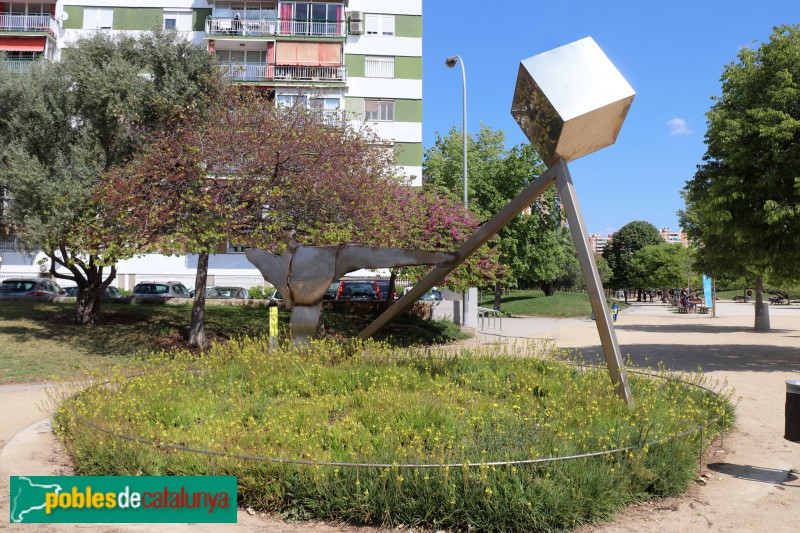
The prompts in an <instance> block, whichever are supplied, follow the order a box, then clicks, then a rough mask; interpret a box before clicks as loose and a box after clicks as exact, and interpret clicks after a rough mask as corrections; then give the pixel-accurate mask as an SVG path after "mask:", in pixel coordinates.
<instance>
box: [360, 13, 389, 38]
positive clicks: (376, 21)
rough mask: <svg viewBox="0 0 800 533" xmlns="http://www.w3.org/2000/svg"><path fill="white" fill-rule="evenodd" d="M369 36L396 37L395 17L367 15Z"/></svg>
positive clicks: (367, 32)
mask: <svg viewBox="0 0 800 533" xmlns="http://www.w3.org/2000/svg"><path fill="white" fill-rule="evenodd" d="M365 19H366V30H367V31H366V34H367V35H394V15H366V17H365Z"/></svg>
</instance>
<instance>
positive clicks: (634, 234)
mask: <svg viewBox="0 0 800 533" xmlns="http://www.w3.org/2000/svg"><path fill="white" fill-rule="evenodd" d="M662 242H664V240H663V239H662V238H661V233H660V232H659V231H658V229H656V227H655V226H654V225H652V224H651V223H649V222H644V221H642V220H634V221H633V222H629V223H627V224H625V225H624V226H622V227H621V228H620V229H619V231H617V232H616V233H614V238H613V239H611V242H609V243H608V244H606V246H605V248H603V257H604V258H605V260H606V261H608V266H609V267H611V272H612V274H611V280H610V283H611V286H612V287H613V288H615V289H629V288H635V287H639V291H638V297H637V299H638V300H639V301H641V299H642V292H641V285H636V283H634V280H633V279H632V274H633V272H632V269H631V261H632V259H633V256H634V254H635V253H636V252H637V251H638V250H640V249H642V248H644V247H645V246H649V245H652V244H660V243H662Z"/></svg>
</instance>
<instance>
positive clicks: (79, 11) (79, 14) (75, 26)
mask: <svg viewBox="0 0 800 533" xmlns="http://www.w3.org/2000/svg"><path fill="white" fill-rule="evenodd" d="M64 13H66V14H67V19H66V20H65V21H64V29H65V30H79V29H81V28H83V6H64Z"/></svg>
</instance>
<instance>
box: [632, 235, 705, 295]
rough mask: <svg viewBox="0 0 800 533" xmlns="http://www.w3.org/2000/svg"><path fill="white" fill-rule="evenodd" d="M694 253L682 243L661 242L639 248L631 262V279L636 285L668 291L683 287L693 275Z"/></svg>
mask: <svg viewBox="0 0 800 533" xmlns="http://www.w3.org/2000/svg"><path fill="white" fill-rule="evenodd" d="M692 266H693V262H692V253H691V250H690V249H689V248H685V247H684V246H683V245H681V244H670V243H666V242H661V243H660V244H651V245H649V246H645V247H644V248H640V249H639V250H637V251H636V252H635V253H634V254H633V257H632V258H631V261H630V263H629V269H630V272H629V275H630V280H631V282H632V283H633V285H635V286H639V287H651V288H658V289H662V290H664V291H666V290H667V289H669V288H671V287H682V286H684V285H685V284H686V283H687V282H688V280H689V279H690V278H692V277H694V276H693V272H692Z"/></svg>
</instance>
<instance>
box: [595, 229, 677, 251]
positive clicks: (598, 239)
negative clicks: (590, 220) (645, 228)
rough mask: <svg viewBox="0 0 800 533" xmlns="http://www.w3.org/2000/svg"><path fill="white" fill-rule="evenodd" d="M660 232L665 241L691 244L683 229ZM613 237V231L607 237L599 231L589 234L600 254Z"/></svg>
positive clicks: (662, 230)
mask: <svg viewBox="0 0 800 533" xmlns="http://www.w3.org/2000/svg"><path fill="white" fill-rule="evenodd" d="M660 233H661V238H662V239H664V242H668V243H670V244H680V245H682V246H689V240H688V239H687V238H686V233H685V232H683V231H672V230H671V229H670V228H661V232H660ZM613 238H614V234H613V233H609V234H608V235H606V236H605V237H604V236H602V235H600V234H599V233H592V234H590V235H589V246H590V247H591V248H592V251H593V252H594V253H595V254H598V255H599V254H602V253H603V249H604V248H605V247H606V245H607V244H608V243H609V242H611V239H613Z"/></svg>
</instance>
